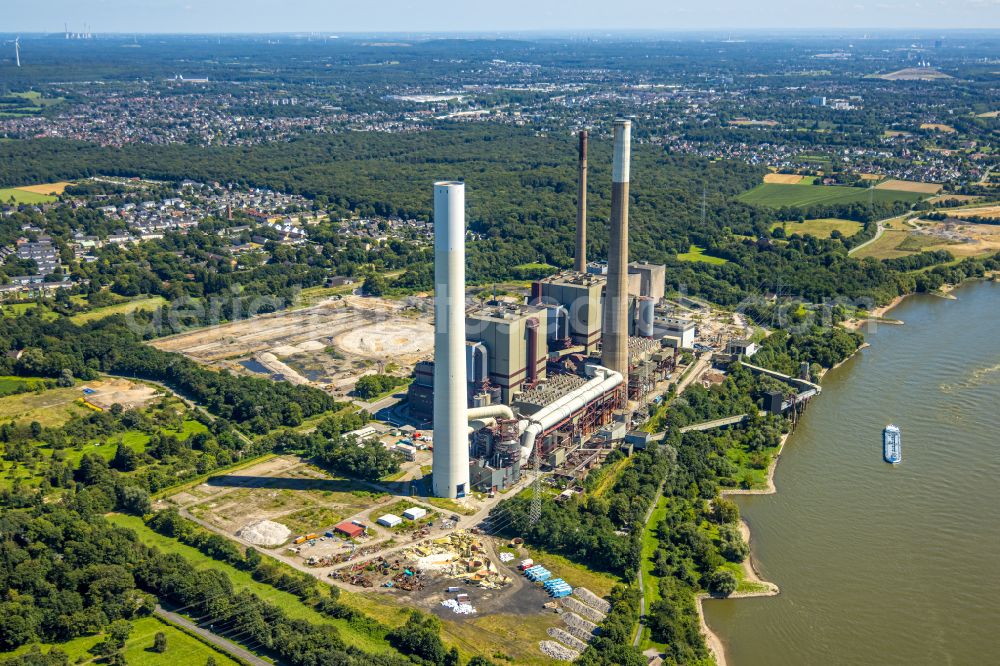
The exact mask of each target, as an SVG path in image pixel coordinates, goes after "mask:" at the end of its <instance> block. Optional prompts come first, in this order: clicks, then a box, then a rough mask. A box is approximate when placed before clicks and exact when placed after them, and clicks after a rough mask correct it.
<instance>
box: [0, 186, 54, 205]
mask: <svg viewBox="0 0 1000 666" xmlns="http://www.w3.org/2000/svg"><path fill="white" fill-rule="evenodd" d="M12 198H13V199H14V203H23V204H39V203H49V202H50V201H55V200H56V199H57V197H54V196H52V195H50V194H35V193H34V192H26V191H24V190H19V189H17V188H15V187H6V188H3V189H0V202H3V203H8V202H9V201H10V200H11V199H12Z"/></svg>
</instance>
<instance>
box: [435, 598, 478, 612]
mask: <svg viewBox="0 0 1000 666" xmlns="http://www.w3.org/2000/svg"><path fill="white" fill-rule="evenodd" d="M441 605H442V606H444V607H445V608H450V609H451V610H452V611H453V612H455V613H458V614H459V615H472V614H473V613H475V612H476V609H475V608H474V607H473V606H472V604H462V603H459V602H457V601H455V600H454V599H445V600H444V601H442V602H441Z"/></svg>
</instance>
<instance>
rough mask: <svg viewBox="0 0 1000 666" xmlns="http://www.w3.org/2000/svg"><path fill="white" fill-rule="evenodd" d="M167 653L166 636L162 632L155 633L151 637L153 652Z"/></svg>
mask: <svg viewBox="0 0 1000 666" xmlns="http://www.w3.org/2000/svg"><path fill="white" fill-rule="evenodd" d="M166 651H167V635H166V634H165V633H163V632H162V631H158V632H156V635H155V636H153V652H159V653H163V652H166Z"/></svg>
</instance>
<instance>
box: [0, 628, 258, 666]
mask: <svg viewBox="0 0 1000 666" xmlns="http://www.w3.org/2000/svg"><path fill="white" fill-rule="evenodd" d="M161 631H162V632H163V633H164V634H165V635H166V637H167V650H166V652H163V653H157V652H152V651H151V650H148V649H147V648H149V647H151V646H152V645H153V638H154V637H155V636H156V634H157V632H161ZM101 640H103V636H102V635H100V634H99V635H95V636H81V637H80V638H74V639H72V640H69V641H66V642H65V643H34V644H31V645H23V646H21V647H19V648H18V649H17V650H14V651H12V652H0V659H4V658H7V657H15V656H18V655H22V654H25V653H27V652H29V651H30V650H31V649H32V647H33V646H34V645H37V646H38V647H40V648H41V650H42V652H43V653H45V654H48V653H49V652H50V651H51V650H52V649H53V648H58V649H59V650H61V651H62V652H64V653H65V654H66V656H67V657H68V660H69V662H70V663H77V662H79V663H87V662H91V661H96V657H94V655H92V654H91V653H90V649H91V648H92V647H94V646H95V645H97V644H98V643H99V642H101ZM122 654H123V655H124V656H125V660H126V661H127V662H128V663H129V664H130V666H175V665H178V664H203V663H205V662H206V661H207V660H208V658H209V657H212V658H214V659H215V663H216V664H218V665H219V666H238V665H239V664H240V663H241V662H238V661H235V660H233V659H232V658H230V657H229V656H228V655H227V654H225V653H223V652H220V651H218V650H216V649H215V648H213V647H211V646H210V645H208V644H207V643H204V642H203V641H202V640H201V639H200V638H196V637H195V636H192V635H190V634H188V633H187V632H185V631H184V630H183V629H181V628H180V627H175V626H174V625H172V624H170V623H168V622H165V621H163V620H161V619H160V618H157V617H144V618H141V619H138V620H134V621H132V631H131V633H129V637H128V640H127V641H126V642H125V649H124V650H123V651H122Z"/></svg>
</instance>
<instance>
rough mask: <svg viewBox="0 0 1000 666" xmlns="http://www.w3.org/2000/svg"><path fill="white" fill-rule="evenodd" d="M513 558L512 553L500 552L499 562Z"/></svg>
mask: <svg viewBox="0 0 1000 666" xmlns="http://www.w3.org/2000/svg"><path fill="white" fill-rule="evenodd" d="M513 559H514V553H500V561H501V562H510V561H512V560H513Z"/></svg>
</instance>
